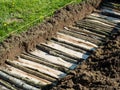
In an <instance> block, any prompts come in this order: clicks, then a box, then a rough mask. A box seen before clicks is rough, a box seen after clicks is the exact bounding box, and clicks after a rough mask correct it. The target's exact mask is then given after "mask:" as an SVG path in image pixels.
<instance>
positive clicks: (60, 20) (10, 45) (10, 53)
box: [0, 0, 102, 65]
mask: <svg viewBox="0 0 120 90" xmlns="http://www.w3.org/2000/svg"><path fill="white" fill-rule="evenodd" d="M101 1H102V0H85V1H83V2H82V3H79V4H71V5H68V6H66V7H64V8H62V9H60V10H58V11H56V12H55V14H54V16H52V17H50V18H49V19H46V20H44V22H43V23H41V24H39V25H37V26H35V27H32V28H31V29H29V30H28V31H27V32H23V33H21V34H19V35H10V36H9V37H8V38H7V39H6V40H4V41H3V42H2V43H0V65H2V64H4V62H5V60H6V59H8V58H9V59H14V57H15V56H18V55H20V54H21V53H22V52H24V51H26V52H28V51H31V50H34V49H35V47H36V44H39V43H42V42H45V41H46V40H47V39H50V38H51V37H52V36H54V35H55V34H56V32H57V31H59V30H62V29H63V27H65V26H68V25H71V24H73V23H74V22H75V21H77V20H80V19H83V18H84V17H85V16H87V15H89V14H90V13H91V12H92V11H93V10H94V9H95V8H97V7H98V6H99V4H100V3H101Z"/></svg>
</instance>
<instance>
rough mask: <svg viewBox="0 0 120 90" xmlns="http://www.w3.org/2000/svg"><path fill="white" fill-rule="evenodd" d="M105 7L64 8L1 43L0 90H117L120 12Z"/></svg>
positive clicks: (96, 2) (96, 0) (92, 2)
mask: <svg viewBox="0 0 120 90" xmlns="http://www.w3.org/2000/svg"><path fill="white" fill-rule="evenodd" d="M104 1H105V0H103V2H102V0H101V1H100V0H86V1H83V2H82V3H80V4H77V5H68V6H66V7H64V8H63V9H61V10H59V11H56V12H55V15H54V16H53V17H51V18H49V19H47V20H45V21H44V22H43V23H42V24H40V25H38V26H35V27H33V28H31V29H30V30H28V31H27V32H24V33H21V34H20V35H19V36H18V35H11V36H10V37H8V39H6V40H5V41H4V42H3V43H1V49H0V50H1V56H2V57H1V58H2V59H1V69H0V87H1V90H4V89H5V90H41V89H43V90H49V89H52V90H82V89H83V90H85V89H120V84H119V83H120V81H119V79H120V77H119V76H120V61H119V59H120V57H119V52H120V41H119V34H120V32H119V29H120V27H119V22H120V19H119V17H120V9H119V4H118V3H116V2H108V1H107V2H104ZM101 2H102V4H101V5H100V3H101ZM99 6H100V8H99V9H96V8H97V7H99ZM97 48H98V49H97ZM96 49H97V50H96ZM2 64H3V66H2ZM76 67H77V68H76ZM75 68H76V69H75ZM73 69H75V70H73ZM67 74H68V75H67ZM66 75H67V76H66ZM56 84H57V85H56ZM53 86H54V87H53ZM51 87H53V88H51Z"/></svg>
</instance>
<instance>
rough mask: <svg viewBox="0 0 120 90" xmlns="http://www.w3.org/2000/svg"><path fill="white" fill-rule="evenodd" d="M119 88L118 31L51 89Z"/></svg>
mask: <svg viewBox="0 0 120 90" xmlns="http://www.w3.org/2000/svg"><path fill="white" fill-rule="evenodd" d="M88 89H90V90H91V89H92V90H93V89H95V90H120V31H117V32H114V33H112V34H111V35H110V37H109V38H107V40H106V43H104V44H103V45H101V46H100V48H99V49H98V50H97V51H95V52H94V53H93V55H92V56H90V57H89V58H88V60H87V61H84V62H82V63H81V65H79V66H78V67H77V68H76V69H75V70H74V71H70V73H69V74H68V75H67V76H66V77H65V78H63V79H62V80H59V81H58V84H57V86H56V87H54V88H52V89H51V90H88Z"/></svg>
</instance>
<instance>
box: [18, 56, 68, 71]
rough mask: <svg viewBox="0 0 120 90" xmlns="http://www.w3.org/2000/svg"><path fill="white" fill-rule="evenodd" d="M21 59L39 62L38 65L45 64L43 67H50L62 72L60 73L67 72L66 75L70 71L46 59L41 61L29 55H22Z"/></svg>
mask: <svg viewBox="0 0 120 90" xmlns="http://www.w3.org/2000/svg"><path fill="white" fill-rule="evenodd" d="M20 57H21V58H24V59H27V60H30V61H33V62H37V63H40V64H43V65H46V66H48V67H51V68H54V69H56V70H60V71H62V72H65V73H67V71H68V70H69V69H68V68H66V67H64V66H62V65H59V64H55V63H52V62H49V61H47V60H45V59H42V60H40V59H36V58H33V57H31V56H30V55H29V54H27V55H25V54H21V55H20Z"/></svg>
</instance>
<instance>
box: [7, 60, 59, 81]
mask: <svg viewBox="0 0 120 90" xmlns="http://www.w3.org/2000/svg"><path fill="white" fill-rule="evenodd" d="M6 63H7V64H9V65H11V66H13V67H16V68H19V69H20V70H23V71H24V72H27V73H30V74H32V75H35V76H37V77H40V78H43V79H45V80H48V81H50V82H54V81H56V80H57V79H55V78H52V77H50V76H48V75H46V74H43V73H40V72H38V71H35V70H32V69H30V68H27V67H24V66H22V65H19V64H15V63H13V62H12V61H10V60H7V61H6Z"/></svg>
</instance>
